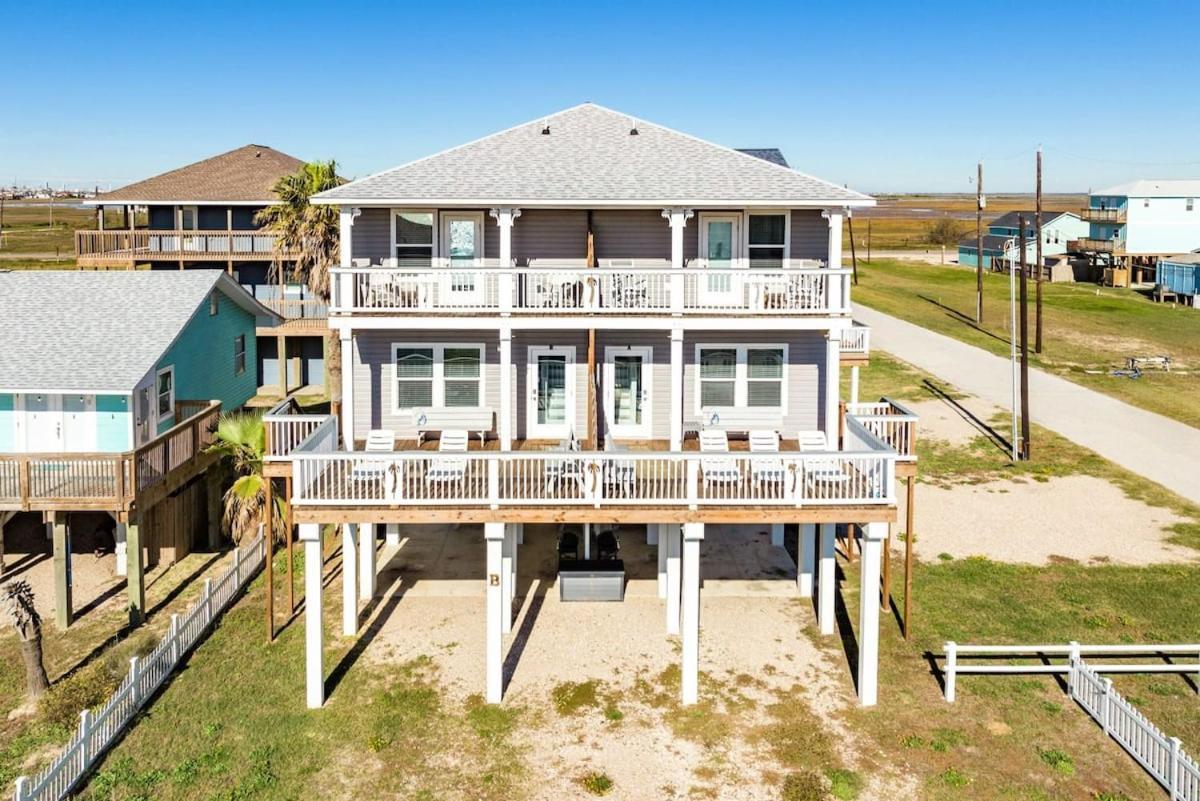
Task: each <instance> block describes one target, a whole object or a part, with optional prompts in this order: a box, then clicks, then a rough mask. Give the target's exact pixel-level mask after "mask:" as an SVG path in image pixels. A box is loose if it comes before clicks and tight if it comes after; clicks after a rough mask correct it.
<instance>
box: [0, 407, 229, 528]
mask: <svg viewBox="0 0 1200 801" xmlns="http://www.w3.org/2000/svg"><path fill="white" fill-rule="evenodd" d="M220 413H221V404H220V402H219V401H176V403H175V414H176V417H177V418H178V419H179V422H178V423H176V424H175V425H174V426H172V427H171V428H170V429H168V430H167V431H164V432H163V433H162V434H159V435H158V436H157V437H155V438H154V439H152V440H150V441H149V442H146V443H145V444H143V445H141V446H139V447H137V448H134V449H133V450H131V451H125V452H124V453H15V454H14V453H10V454H0V510H10V511H82V510H98V511H108V512H114V513H118V514H121V513H128V512H130V511H133V510H139V509H141V510H144V509H148V508H150V507H151V506H154V505H155V504H157V503H158V502H159V501H161V500H162V499H163V498H165V497H166V496H167V495H169V494H170V493H172V492H174V491H175V490H177V489H178V488H179V487H181V486H183V485H184V484H186V483H187V482H188V481H190V480H191V479H192V478H194V477H195V476H197V475H199V474H200V473H202V472H204V471H205V470H206V469H207V468H208V466H209V465H210V464H212V462H214V461H215V460H216V458H217V457H215V456H214V455H212V454H209V453H207V452H206V451H205V449H206V448H207V447H208V446H209V445H211V444H212V443H213V441H214V438H215V431H216V428H217V419H218V417H219V416H220Z"/></svg>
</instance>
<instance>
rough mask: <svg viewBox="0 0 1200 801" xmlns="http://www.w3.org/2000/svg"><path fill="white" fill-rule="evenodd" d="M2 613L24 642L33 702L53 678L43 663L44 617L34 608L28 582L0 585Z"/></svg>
mask: <svg viewBox="0 0 1200 801" xmlns="http://www.w3.org/2000/svg"><path fill="white" fill-rule="evenodd" d="M0 610H2V611H3V613H4V616H5V617H6V618H8V621H9V622H10V623H12V627H13V628H14V629H16V631H17V636H18V637H19V638H20V639H21V657H22V658H23V659H24V660H25V687H26V692H27V693H28V695H29V700H30V701H36V700H37V699H38V698H39V697H41V695H42V693H44V692H46V689H47V688H48V687H49V686H50V679H48V678H47V677H46V665H45V663H44V662H43V661H42V616H41V615H39V614H38V612H37V608H36V607H35V606H34V605H33V587H31V586H29V582H28V581H24V580H22V581H10V582H8V583H7V584H3V585H0Z"/></svg>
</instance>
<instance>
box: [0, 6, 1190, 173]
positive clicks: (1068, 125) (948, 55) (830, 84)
mask: <svg viewBox="0 0 1200 801" xmlns="http://www.w3.org/2000/svg"><path fill="white" fill-rule="evenodd" d="M1197 23H1200V4H1196V3H1187V2H1177V3H1161V2H1137V3H1128V2H1106V1H1105V0H1091V2H1078V3H1076V2H1067V1H1066V0H1064V2H1060V3H1052V4H1039V3H1035V4H1032V5H1031V4H1022V3H1018V4H1015V5H1005V4H1001V3H983V2H978V3H977V2H974V0H968V2H962V0H958V2H954V3H941V2H925V3H919V4H918V3H913V4H911V5H910V4H905V3H900V2H896V3H892V2H869V1H867V0H860V1H859V2H838V3H826V2H821V3H813V4H811V5H810V4H807V3H805V4H801V3H781V4H773V3H769V2H761V1H760V2H753V3H728V2H726V3H712V4H707V3H705V2H699V1H698V0H692V2H650V1H649V0H641V1H640V2H636V3H628V4H620V5H618V4H612V5H610V4H607V3H603V2H574V3H569V4H541V3H537V2H489V3H471V2H465V0H464V1H460V2H446V1H445V0H438V1H437V2H422V3H393V2H387V3H382V2H381V3H366V2H328V0H326V2H310V1H309V0H295V2H291V3H286V4H285V3H279V4H276V5H269V4H267V3H259V2H255V1H254V0H242V2H237V3H228V2H223V0H208V1H207V2H205V3H201V4H195V3H125V2H106V3H105V2H101V3H97V2H94V1H91V0H89V2H82V3H76V2H65V3H64V2H57V3H16V2H13V3H11V4H9V5H8V8H7V10H5V11H4V12H3V16H2V24H0V45H2V47H3V49H2V50H0V52H3V53H4V63H5V67H4V73H3V74H4V76H5V77H4V80H3V81H2V82H0V87H2V88H0V103H2V105H0V184H7V183H8V182H9V181H11V180H13V179H14V178H15V179H17V180H18V181H20V182H22V183H33V182H43V181H50V182H51V183H52V184H53V185H55V186H58V185H60V184H67V185H70V186H90V185H92V184H96V183H98V184H100V185H101V186H102V187H104V186H117V185H120V184H123V183H127V182H129V181H133V180H137V179H140V178H144V177H147V176H149V175H153V174H156V173H158V172H161V171H163V170H166V169H170V168H173V167H177V166H181V165H183V164H186V163H189V162H191V161H194V160H197V159H200V158H203V157H206V156H209V155H213V154H215V153H219V152H222V151H224V150H227V149H229V148H233V147H237V146H239V145H242V144H246V143H248V142H255V143H259V144H266V145H270V146H272V147H275V148H278V149H280V150H283V151H285V152H288V153H291V154H293V155H296V156H298V157H301V158H307V159H314V158H336V159H337V160H338V162H339V163H340V164H341V171H342V172H343V174H345V175H349V176H362V175H366V174H368V173H371V172H375V171H378V170H381V169H385V168H387V167H391V166H395V165H397V164H401V163H403V162H405V161H408V160H410V159H412V158H416V157H419V156H422V155H426V154H429V153H431V152H434V151H437V150H441V149H443V148H445V147H449V146H452V145H455V144H459V143H461V142H464V141H467V140H470V139H474V138H476V137H478V136H481V135H484V134H487V133H490V132H492V131H496V130H500V129H502V128H506V127H508V126H510V125H513V124H516V123H519V122H524V121H527V120H530V119H534V118H537V117H538V116H541V115H543V114H546V113H549V112H553V111H556V110H559V109H561V108H565V107H567V106H571V105H574V104H576V103H579V102H581V101H584V100H591V101H594V102H597V103H601V104H603V105H607V106H610V107H613V108H616V109H619V110H622V111H627V112H629V113H630V114H633V115H635V116H639V117H643V118H645V119H647V120H651V121H654V122H659V123H662V124H665V125H668V126H671V127H674V128H678V129H681V130H684V131H687V132H688V133H692V134H695V135H697V136H701V137H704V138H707V139H711V140H713V141H716V142H720V143H722V144H727V145H731V146H734V147H756V146H757V147H762V146H778V147H780V148H782V149H783V151H784V153H785V155H786V156H787V157H788V159H789V160H790V161H791V163H792V164H793V166H795V167H797V168H799V169H802V170H804V171H806V172H810V173H813V174H816V175H820V176H822V177H824V178H828V179H829V180H833V181H837V182H840V183H847V184H849V185H850V186H852V187H854V188H857V189H861V190H864V191H875V192H884V191H918V190H931V191H964V192H971V191H974V186H973V184H971V183H970V182H969V180H968V179H969V178H970V177H971V176H973V175H974V172H975V162H976V160H977V159H979V158H980V157H982V158H983V159H984V161H985V169H986V171H987V172H986V176H985V186H986V187H987V188H988V189H991V190H993V191H1022V190H1027V189H1030V188H1031V186H1032V176H1033V158H1034V156H1033V154H1034V149H1035V148H1036V146H1037V145H1038V144H1039V143H1041V144H1043V145H1044V146H1045V151H1046V156H1045V158H1046V188H1047V190H1048V191H1081V190H1086V189H1088V188H1089V187H1096V188H1098V187H1101V186H1104V185H1106V184H1110V183H1116V182H1120V181H1124V180H1129V179H1133V178H1136V177H1168V178H1170V177H1200V147H1198V146H1197V145H1198V143H1200V103H1198V102H1197V100H1198V99H1200V88H1198V84H1197V77H1198V76H1200V67H1197V62H1196V49H1195V46H1194V43H1190V41H1189V36H1191V34H1192V33H1194V32H1195V31H1196V30H1197ZM1109 65H1112V66H1109Z"/></svg>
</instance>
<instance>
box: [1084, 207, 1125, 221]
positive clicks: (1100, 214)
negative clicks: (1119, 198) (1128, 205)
mask: <svg viewBox="0 0 1200 801" xmlns="http://www.w3.org/2000/svg"><path fill="white" fill-rule="evenodd" d="M1079 217H1080V219H1082V220H1083V221H1084V222H1096V223H1123V222H1125V208H1124V207H1123V206H1122V207H1120V208H1115V209H1110V208H1103V209H1102V208H1097V207H1094V206H1084V207H1083V208H1082V209H1080V210H1079Z"/></svg>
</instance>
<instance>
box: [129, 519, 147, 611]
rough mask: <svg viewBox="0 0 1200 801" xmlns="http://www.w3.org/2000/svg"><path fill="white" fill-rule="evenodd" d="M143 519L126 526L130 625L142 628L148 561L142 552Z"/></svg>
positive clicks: (132, 521)
mask: <svg viewBox="0 0 1200 801" xmlns="http://www.w3.org/2000/svg"><path fill="white" fill-rule="evenodd" d="M140 523H141V519H140V518H138V519H136V520H131V521H130V522H129V523H127V524H126V525H125V548H126V557H125V558H126V564H127V567H126V573H127V575H126V576H125V581H126V584H127V586H128V590H129V625H130V626H140V625H141V624H142V622H143V621H144V620H145V619H146V559H145V556H144V554H143V552H142V542H143V536H142V535H143V532H142V530H141V525H140Z"/></svg>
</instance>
